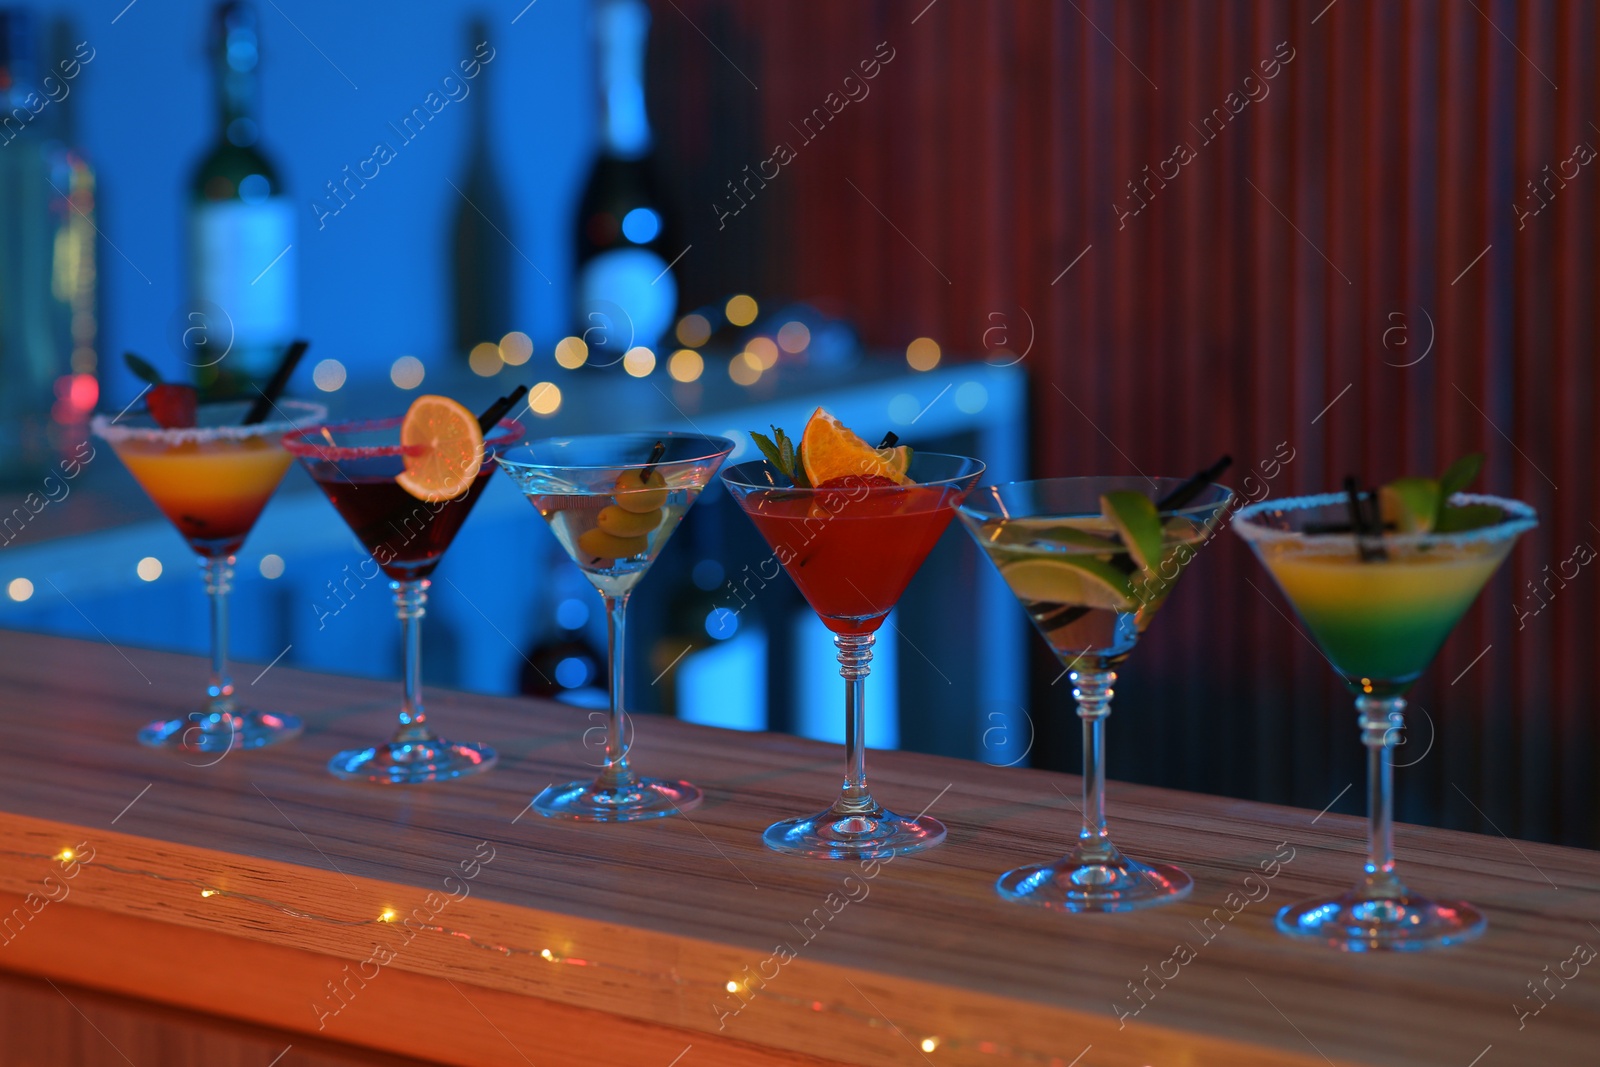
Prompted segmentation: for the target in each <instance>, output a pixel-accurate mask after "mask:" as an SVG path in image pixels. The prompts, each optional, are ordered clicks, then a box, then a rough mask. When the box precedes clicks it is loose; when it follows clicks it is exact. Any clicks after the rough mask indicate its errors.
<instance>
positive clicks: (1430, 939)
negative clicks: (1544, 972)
mask: <svg viewBox="0 0 1600 1067" xmlns="http://www.w3.org/2000/svg"><path fill="white" fill-rule="evenodd" d="M1485 925H1486V923H1485V922H1484V918H1483V913H1482V912H1480V911H1478V909H1477V908H1474V907H1473V906H1472V905H1471V904H1465V903H1462V902H1461V901H1454V900H1444V901H1434V900H1424V899H1423V898H1421V897H1416V896H1411V895H1410V894H1407V895H1405V896H1401V897H1395V898H1393V899H1378V900H1373V899H1369V898H1365V897H1359V896H1356V895H1355V894H1354V893H1346V894H1344V895H1343V896H1338V897H1334V898H1332V899H1325V900H1304V901H1301V902H1300V903H1298V904H1290V905H1289V906H1288V907H1286V908H1284V909H1283V910H1282V911H1280V912H1278V929H1279V930H1280V931H1282V932H1283V933H1285V934H1288V935H1289V936H1290V937H1293V938H1298V939H1300V940H1303V941H1320V942H1322V943H1323V944H1325V945H1331V946H1332V947H1334V948H1336V949H1341V950H1343V951H1345V952H1411V951H1416V950H1418V949H1429V948H1442V947H1444V946H1445V945H1455V944H1459V943H1460V942H1462V941H1470V940H1472V939H1473V938H1475V937H1477V936H1478V935H1479V934H1481V933H1483V931H1484V927H1485Z"/></svg>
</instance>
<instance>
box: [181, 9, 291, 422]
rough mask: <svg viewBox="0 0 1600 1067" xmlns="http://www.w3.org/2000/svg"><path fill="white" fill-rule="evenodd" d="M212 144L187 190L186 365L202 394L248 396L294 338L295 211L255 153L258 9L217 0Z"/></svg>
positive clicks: (274, 171) (264, 160) (275, 174)
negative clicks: (215, 102)
mask: <svg viewBox="0 0 1600 1067" xmlns="http://www.w3.org/2000/svg"><path fill="white" fill-rule="evenodd" d="M211 50H212V59H213V62H214V63H215V76H216V86H217V117H218V119H217V142H216V145H215V146H214V147H213V148H212V149H211V151H210V152H209V153H207V154H206V157H205V159H203V160H202V161H201V163H200V167H199V169H198V170H196V171H195V175H194V180H193V181H192V182H191V183H190V187H189V304H188V306H187V307H185V308H184V309H183V312H184V313H183V324H182V329H181V333H182V340H181V345H182V352H181V355H182V357H183V359H184V360H185V361H186V362H188V363H189V364H191V365H192V366H193V367H194V368H195V381H196V384H198V385H199V386H200V387H201V389H202V390H203V391H204V392H206V393H207V394H208V395H209V396H231V395H241V394H245V393H251V392H252V390H251V386H252V385H253V384H264V383H265V381H266V379H267V378H268V377H270V376H271V374H272V372H273V370H274V369H275V368H276V366H277V363H278V359H279V357H280V356H281V355H282V352H283V348H284V346H285V345H287V344H288V343H289V342H290V341H291V340H292V339H293V337H294V334H295V327H296V324H297V319H298V282H299V270H298V263H297V258H298V257H297V255H296V252H295V249H294V247H293V245H294V243H295V225H294V208H293V206H292V205H291V204H290V203H289V199H288V197H287V196H286V195H284V188H283V183H282V181H281V180H280V179H279V177H278V171H277V169H276V168H275V167H273V165H272V164H271V163H270V162H268V161H267V158H266V157H265V156H264V155H263V154H262V153H261V151H260V150H259V149H258V148H257V143H258V141H259V140H260V137H261V125H260V120H259V118H258V117H257V89H258V87H259V81H260V79H259V77H258V73H257V72H258V70H259V67H260V64H261V41H260V34H259V32H258V22H257V17H256V11H255V8H254V7H252V6H251V5H249V4H247V3H242V2H230V3H224V4H218V5H217V8H216V13H215V15H214V16H213V19H212V25H211Z"/></svg>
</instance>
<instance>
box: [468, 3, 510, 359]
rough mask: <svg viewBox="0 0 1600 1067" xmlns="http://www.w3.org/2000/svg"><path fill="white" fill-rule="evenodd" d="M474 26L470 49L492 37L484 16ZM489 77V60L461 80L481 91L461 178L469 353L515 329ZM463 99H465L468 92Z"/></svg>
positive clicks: (506, 218)
mask: <svg viewBox="0 0 1600 1067" xmlns="http://www.w3.org/2000/svg"><path fill="white" fill-rule="evenodd" d="M468 32H469V36H468V38H467V47H468V48H469V49H478V48H481V47H482V44H483V42H485V41H487V40H488V38H489V33H488V30H487V29H486V28H485V26H484V24H483V23H482V22H480V21H476V20H474V22H473V23H472V25H471V27H470V29H469V31H468ZM480 54H481V53H480ZM491 54H492V53H491ZM488 81H489V74H488V70H487V65H485V69H484V71H483V73H481V74H480V75H479V76H478V78H477V80H476V82H473V81H470V80H469V81H463V82H462V83H461V84H462V85H464V86H468V87H469V88H467V90H466V91H467V92H468V93H471V94H475V95H476V97H477V99H475V100H474V101H473V102H472V103H470V104H467V105H466V106H467V107H468V108H469V109H470V110H471V113H472V131H471V135H470V136H471V140H470V144H469V147H468V149H467V167H466V170H465V172H464V173H463V174H462V176H461V179H460V181H459V183H458V184H459V185H460V187H461V193H462V195H461V196H457V197H455V200H456V219H455V234H454V242H453V243H454V246H455V270H454V272H453V273H454V278H455V348H456V351H457V352H458V353H460V354H461V355H463V356H464V355H466V353H468V352H470V351H471V350H472V348H473V346H474V345H478V344H482V343H483V342H485V341H487V342H489V343H491V344H493V343H495V342H497V341H499V340H500V339H501V338H502V337H503V336H504V335H505V334H506V332H507V331H508V330H510V329H512V322H511V282H512V278H513V277H514V276H515V266H514V264H513V263H512V261H511V253H512V249H511V246H510V245H509V244H508V243H507V241H506V238H505V237H504V236H502V234H501V233H500V231H499V230H496V229H495V227H497V226H498V227H500V229H501V230H503V229H505V228H507V224H508V222H509V218H510V211H509V210H508V209H507V207H506V198H505V194H504V193H503V192H502V191H501V186H500V183H499V181H497V180H496V177H495V168H494V162H493V160H492V159H491V158H490V154H489V144H490V134H489V119H490V114H489V97H488V95H487V93H486V88H487V83H488ZM462 99H463V102H465V97H463V98H462Z"/></svg>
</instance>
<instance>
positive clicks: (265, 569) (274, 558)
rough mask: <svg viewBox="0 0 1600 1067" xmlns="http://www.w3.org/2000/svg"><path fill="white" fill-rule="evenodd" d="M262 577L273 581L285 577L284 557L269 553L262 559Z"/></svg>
mask: <svg viewBox="0 0 1600 1067" xmlns="http://www.w3.org/2000/svg"><path fill="white" fill-rule="evenodd" d="M261 577H263V578H266V579H267V580H268V581H271V580H272V579H273V578H282V577H283V557H282V556H280V555H278V554H277V553H276V552H268V553H267V554H266V555H265V556H262V557H261Z"/></svg>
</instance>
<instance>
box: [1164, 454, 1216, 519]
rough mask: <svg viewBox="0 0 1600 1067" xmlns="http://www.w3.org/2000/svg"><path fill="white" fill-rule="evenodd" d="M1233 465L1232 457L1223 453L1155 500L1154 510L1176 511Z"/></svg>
mask: <svg viewBox="0 0 1600 1067" xmlns="http://www.w3.org/2000/svg"><path fill="white" fill-rule="evenodd" d="M1232 465H1233V457H1232V456H1228V455H1224V456H1223V457H1222V458H1221V459H1219V460H1217V461H1216V462H1215V463H1213V464H1212V465H1211V466H1209V467H1207V468H1206V469H1205V470H1203V471H1201V472H1200V473H1199V474H1196V475H1195V476H1194V477H1193V478H1190V479H1189V480H1188V481H1186V482H1184V483H1183V484H1182V485H1180V486H1178V488H1176V489H1174V490H1173V491H1172V492H1170V493H1168V494H1167V495H1166V496H1164V497H1162V498H1161V499H1160V500H1159V501H1157V502H1156V511H1158V512H1161V511H1177V510H1178V509H1179V508H1181V507H1183V506H1184V505H1185V504H1187V503H1189V501H1191V500H1193V499H1194V498H1195V497H1197V496H1199V495H1200V494H1201V493H1203V492H1205V490H1206V487H1207V486H1209V485H1211V484H1212V483H1213V482H1215V481H1216V480H1217V476H1218V475H1220V474H1221V473H1222V472H1223V471H1225V470H1227V469H1228V468H1229V467H1231V466H1232Z"/></svg>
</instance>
